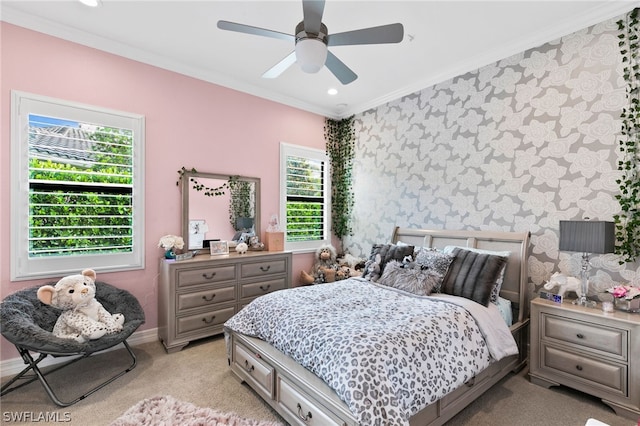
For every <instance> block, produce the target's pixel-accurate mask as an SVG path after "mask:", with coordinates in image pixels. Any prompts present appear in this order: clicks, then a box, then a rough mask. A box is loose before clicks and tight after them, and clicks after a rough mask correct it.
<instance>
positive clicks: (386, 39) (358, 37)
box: [328, 24, 404, 46]
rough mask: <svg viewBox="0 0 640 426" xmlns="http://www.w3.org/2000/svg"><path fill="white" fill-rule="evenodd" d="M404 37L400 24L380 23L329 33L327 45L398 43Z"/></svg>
mask: <svg viewBox="0 0 640 426" xmlns="http://www.w3.org/2000/svg"><path fill="white" fill-rule="evenodd" d="M403 37H404V27H403V26H402V24H389V25H381V26H379V27H371V28H363V29H361V30H353V31H347V32H344V33H338V34H331V35H329V37H328V38H329V41H328V45H329V46H350V45H355V44H385V43H400V42H401V41H402V39H403Z"/></svg>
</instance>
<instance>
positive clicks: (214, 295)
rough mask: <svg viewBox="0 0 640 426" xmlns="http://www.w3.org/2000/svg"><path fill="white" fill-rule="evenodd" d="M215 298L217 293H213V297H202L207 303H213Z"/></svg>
mask: <svg viewBox="0 0 640 426" xmlns="http://www.w3.org/2000/svg"><path fill="white" fill-rule="evenodd" d="M215 297H216V294H215V293H213V294H212V295H211V297H207V296H202V298H203V299H204V300H205V301H206V302H211V301H212V300H213V299H214V298H215Z"/></svg>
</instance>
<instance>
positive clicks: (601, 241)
mask: <svg viewBox="0 0 640 426" xmlns="http://www.w3.org/2000/svg"><path fill="white" fill-rule="evenodd" d="M615 244H616V239H615V224H614V223H613V222H605V221H595V220H593V221H591V220H561V221H560V247H559V249H560V250H561V251H573V252H579V253H582V269H581V271H580V279H581V282H580V292H581V293H582V294H580V295H579V297H578V299H577V300H576V301H574V302H573V303H574V304H576V305H581V306H588V307H594V306H595V305H596V302H594V301H591V300H588V299H587V292H588V291H589V268H590V266H591V265H590V264H589V256H590V255H591V254H592V253H613V251H614V250H615Z"/></svg>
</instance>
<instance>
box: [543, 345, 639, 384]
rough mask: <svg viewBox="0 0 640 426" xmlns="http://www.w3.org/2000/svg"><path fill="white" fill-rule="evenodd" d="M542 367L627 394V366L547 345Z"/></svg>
mask: <svg viewBox="0 0 640 426" xmlns="http://www.w3.org/2000/svg"><path fill="white" fill-rule="evenodd" d="M542 366H543V368H544V367H547V368H553V369H554V370H557V371H561V372H563V373H567V374H570V375H571V376H573V377H580V378H582V379H584V380H588V381H590V382H592V384H593V385H595V386H599V387H601V388H602V387H605V388H608V389H609V390H613V391H615V392H617V393H621V394H623V395H626V393H627V383H626V377H627V368H626V366H625V365H617V364H613V363H608V362H604V361H600V360H597V359H593V358H589V357H586V356H581V355H578V354H574V353H571V352H566V351H563V350H562V349H559V348H554V347H552V346H548V345H545V346H544V348H543V353H542Z"/></svg>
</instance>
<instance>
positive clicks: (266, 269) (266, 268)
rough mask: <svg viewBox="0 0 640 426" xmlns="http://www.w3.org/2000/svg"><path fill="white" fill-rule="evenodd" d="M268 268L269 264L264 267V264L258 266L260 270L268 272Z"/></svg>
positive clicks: (269, 267)
mask: <svg viewBox="0 0 640 426" xmlns="http://www.w3.org/2000/svg"><path fill="white" fill-rule="evenodd" d="M269 269H271V265H267V266H266V267H265V266H261V267H260V270H261V271H262V272H268V271H269Z"/></svg>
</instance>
